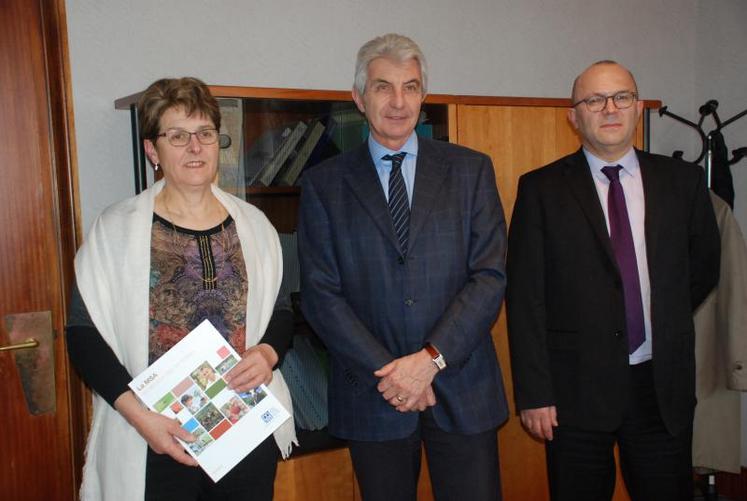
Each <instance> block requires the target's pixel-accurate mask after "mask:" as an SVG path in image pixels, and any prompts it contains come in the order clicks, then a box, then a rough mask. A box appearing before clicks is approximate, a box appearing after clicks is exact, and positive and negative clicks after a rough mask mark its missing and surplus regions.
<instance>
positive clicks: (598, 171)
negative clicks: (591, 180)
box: [583, 147, 641, 181]
mask: <svg viewBox="0 0 747 501" xmlns="http://www.w3.org/2000/svg"><path fill="white" fill-rule="evenodd" d="M583 151H584V155H585V156H586V161H587V162H588V164H589V169H590V170H591V174H592V175H593V176H595V177H596V178H598V179H602V180H604V181H609V180H608V179H607V176H605V175H604V172H602V168H603V167H607V166H608V165H620V166H622V171H620V175H623V173H624V174H625V175H629V176H633V177H636V176H638V173H639V172H640V170H641V168H640V165H639V164H638V155H636V154H635V149H634V148H632V147H631V148H630V149H629V150H628V152H627V153H625V155H623V156H622V157H621V158H619V159H617V160H616V161H614V162H609V161H607V160H602V159H601V158H599V157H597V156H595V155H594V154H593V153H591V152H590V151H589V150H587V149H586V148H583Z"/></svg>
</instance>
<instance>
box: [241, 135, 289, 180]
mask: <svg viewBox="0 0 747 501" xmlns="http://www.w3.org/2000/svg"><path fill="white" fill-rule="evenodd" d="M291 132H293V129H291V128H290V127H280V128H275V129H270V130H267V131H265V132H264V133H263V134H262V135H261V136H259V138H258V139H257V140H256V141H254V143H252V145H251V147H250V148H249V151H248V152H247V154H246V161H245V162H244V164H245V177H244V179H245V185H246V186H252V185H254V184H255V183H256V182H257V179H258V178H259V175H260V173H261V172H262V169H263V167H265V166H266V165H267V164H268V163H270V161H271V160H272V158H273V157H274V156H275V153H277V152H278V150H279V149H280V147H281V146H282V144H283V143H284V142H285V140H286V139H288V136H290V134H291Z"/></svg>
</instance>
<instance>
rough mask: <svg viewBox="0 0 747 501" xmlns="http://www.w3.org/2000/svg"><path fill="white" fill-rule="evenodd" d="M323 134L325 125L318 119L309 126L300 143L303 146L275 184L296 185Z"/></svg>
mask: <svg viewBox="0 0 747 501" xmlns="http://www.w3.org/2000/svg"><path fill="white" fill-rule="evenodd" d="M323 133H324V124H323V123H322V122H320V121H319V120H318V119H317V120H314V121H313V122H312V123H311V124H309V126H308V128H307V132H306V135H305V136H304V140H303V141H302V142H301V143H300V144H301V146H300V147H299V148H298V150H297V152H296V155H295V157H293V158H292V159H290V160H288V163H287V165H286V166H285V168H283V170H282V171H281V172H280V173H279V174H278V176H277V177H276V178H275V184H277V185H278V186H293V185H294V184H295V182H296V179H298V176H299V175H300V174H301V170H303V167H304V165H306V162H307V161H308V160H309V156H311V152H312V151H313V150H314V147H315V146H316V145H317V143H318V142H319V139H320V138H321V137H322V134H323Z"/></svg>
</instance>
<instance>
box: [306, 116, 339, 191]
mask: <svg viewBox="0 0 747 501" xmlns="http://www.w3.org/2000/svg"><path fill="white" fill-rule="evenodd" d="M322 124H323V125H324V132H323V133H322V137H320V138H319V141H317V143H316V146H315V147H314V149H313V150H312V152H311V155H309V160H308V161H307V162H306V166H305V167H304V168H303V169H301V173H300V174H299V176H298V178H296V182H295V185H296V186H298V185H299V182H300V180H301V176H303V173H304V171H305V170H306V169H308V168H310V167H313V166H314V165H316V164H318V163H319V162H321V161H322V160H325V159H327V158H331V157H333V156H335V155H337V154H339V153H340V149H339V148H338V147H337V145H335V143H334V141H332V136H333V135H334V133H335V129H336V128H337V122H335V121H334V120H332V118H331V117H330V116H327V117H325V118H323V119H322Z"/></svg>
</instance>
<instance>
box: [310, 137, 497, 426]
mask: <svg viewBox="0 0 747 501" xmlns="http://www.w3.org/2000/svg"><path fill="white" fill-rule="evenodd" d="M418 141H419V151H418V157H417V167H416V175H415V186H414V193H413V203H412V211H411V218H410V237H409V251H408V254H407V257H406V258H405V257H403V256H402V254H401V251H400V248H399V242H398V240H397V237H396V234H395V232H394V228H393V225H392V222H391V216H390V214H389V209H388V206H387V202H386V198H385V195H384V192H383V190H382V187H381V183H380V182H379V178H378V176H377V174H376V169H375V167H374V164H373V161H372V160H371V155H370V153H369V149H368V145H367V144H365V143H364V144H363V145H362V146H360V147H359V148H357V149H355V150H353V151H350V152H347V153H344V154H342V155H339V156H337V157H335V158H332V159H330V160H328V161H326V162H325V163H323V164H321V165H319V166H317V167H314V168H312V169H310V170H309V171H308V172H306V173H304V176H303V184H302V195H301V208H300V221H299V228H298V243H299V256H300V262H301V280H302V283H301V290H302V293H301V294H302V300H301V301H302V308H303V312H304V315H305V316H306V318H307V320H308V321H309V322H310V324H311V325H312V327H313V328H314V329H315V331H316V332H317V334H318V335H319V336H320V337H321V338H322V340H323V341H324V343H325V344H326V346H327V348H328V349H329V351H330V352H331V354H332V357H331V358H332V364H331V367H332V370H331V379H330V385H329V406H330V424H329V427H330V431H331V432H332V433H333V434H335V435H338V436H340V437H343V438H349V439H354V440H392V439H397V438H403V437H405V436H407V435H409V434H411V433H412V432H414V431H415V427H416V425H417V419H418V415H417V413H412V412H410V413H404V414H402V413H399V412H397V411H396V410H395V409H394V408H393V407H392V406H391V405H390V404H389V403H387V402H386V401H385V400H384V399H383V398H382V396H381V395H380V394H379V392H378V391H377V389H376V384H377V382H378V380H377V378H375V377H374V376H373V372H374V371H375V370H377V369H380V368H381V367H382V366H384V365H386V364H387V363H388V362H390V361H391V360H393V359H394V358H397V357H401V356H404V355H408V354H410V353H413V352H416V351H418V350H420V349H422V347H423V345H424V343H426V342H432V343H433V344H434V345H435V346H437V347H438V348H439V350H440V351H441V352H442V353H443V355H444V356H445V358H446V361H447V364H448V367H447V368H446V369H445V370H443V371H441V372H440V373H439V374H437V375H436V378H435V380H434V389H435V393H436V398H437V400H438V404H437V405H436V406H435V408H434V409H433V414H434V417H435V420H436V422H437V423H438V425H439V426H440V427H441V428H443V429H444V430H447V431H450V432H457V433H477V432H481V431H486V430H488V429H490V428H494V427H496V426H498V424H500V423H501V422H503V421H504V420H505V418H506V416H507V409H506V403H505V397H504V393H503V383H502V380H501V374H500V369H499V367H498V363H497V359H496V354H495V349H494V347H493V342H492V339H491V336H490V328H491V325H492V324H493V322H494V321H495V319H496V316H497V314H498V310H499V309H500V304H501V301H502V298H503V292H504V288H505V284H506V276H505V269H504V260H505V258H504V256H505V249H506V236H505V231H506V225H505V221H504V217H503V210H502V208H501V204H500V200H499V198H498V193H497V190H496V184H495V175H494V172H493V167H492V163H491V162H490V159H489V158H488V157H487V156H485V155H483V154H481V153H477V152H475V151H472V150H469V149H466V148H463V147H460V146H456V145H452V144H449V143H445V142H441V141H433V140H430V139H424V138H418Z"/></svg>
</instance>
